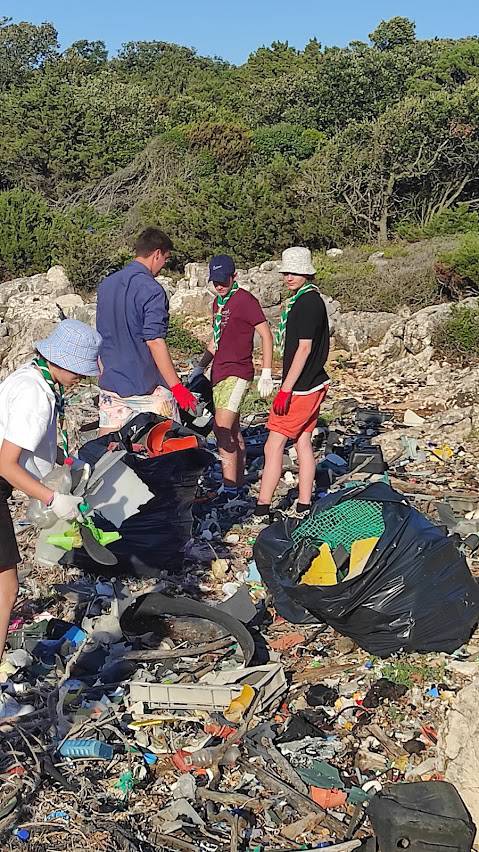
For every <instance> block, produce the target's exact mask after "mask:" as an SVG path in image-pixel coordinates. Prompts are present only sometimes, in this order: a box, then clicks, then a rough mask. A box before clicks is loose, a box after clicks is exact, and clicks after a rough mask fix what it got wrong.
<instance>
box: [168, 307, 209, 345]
mask: <svg viewBox="0 0 479 852" xmlns="http://www.w3.org/2000/svg"><path fill="white" fill-rule="evenodd" d="M168 346H169V347H170V348H171V349H173V350H174V349H176V350H178V352H181V353H182V354H183V355H201V354H202V353H203V352H204V349H205V347H204V345H203V344H202V342H201V340H198V338H197V337H195V335H194V334H192V332H191V331H189V330H188V329H187V328H185V326H184V325H183V323H182V322H181V319H180V318H179V317H177V316H170V323H169V328H168Z"/></svg>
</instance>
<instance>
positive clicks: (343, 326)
mask: <svg viewBox="0 0 479 852" xmlns="http://www.w3.org/2000/svg"><path fill="white" fill-rule="evenodd" d="M397 319H398V318H397V315H396V314H390V313H386V312H385V311H379V312H377V313H374V312H372V311H347V312H346V313H344V314H340V316H339V317H338V318H337V320H336V322H335V327H334V336H335V339H336V344H337V345H338V346H339V347H340V348H341V349H345V350H346V351H347V352H364V350H365V349H369V348H370V347H371V346H375V345H377V344H378V343H379V342H380V341H381V340H382V339H383V338H384V337H385V335H386V333H387V332H388V331H389V329H390V328H391V327H392V326H393V325H394V324H395V323H396V322H397Z"/></svg>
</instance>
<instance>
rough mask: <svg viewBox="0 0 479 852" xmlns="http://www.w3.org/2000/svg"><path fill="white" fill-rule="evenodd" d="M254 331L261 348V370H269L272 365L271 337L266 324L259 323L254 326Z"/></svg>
mask: <svg viewBox="0 0 479 852" xmlns="http://www.w3.org/2000/svg"><path fill="white" fill-rule="evenodd" d="M256 331H257V332H258V334H259V336H260V337H261V343H262V346H263V370H271V365H272V363H273V335H272V334H271V329H270V327H269V325H268V323H267V322H261V323H259V325H257V326H256Z"/></svg>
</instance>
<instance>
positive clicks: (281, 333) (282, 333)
mask: <svg viewBox="0 0 479 852" xmlns="http://www.w3.org/2000/svg"><path fill="white" fill-rule="evenodd" d="M317 289H318V288H317V287H316V285H315V284H313V283H312V282H311V281H307V282H306V284H303V286H302V287H300V288H299V290H297V291H296V293H295V294H294V295H293V296H291V298H290V299H288V301H287V302H286V305H285V306H284V308H283V310H282V311H281V316H280V318H279V325H278V330H277V332H276V336H275V339H274V342H275V345H276V346H277V347H278V349H280V350H281V352H282V351H283V350H284V341H285V338H286V324H287V322H288V315H289V312H290V310H291V308H292V307H293V305H294V303H295V302H297V301H298V299H299V297H300V296H303V295H304V293H309V291H310V290H317Z"/></svg>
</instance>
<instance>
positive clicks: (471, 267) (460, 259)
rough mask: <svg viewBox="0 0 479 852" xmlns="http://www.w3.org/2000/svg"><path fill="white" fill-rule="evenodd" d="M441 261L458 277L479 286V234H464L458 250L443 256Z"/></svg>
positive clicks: (472, 232)
mask: <svg viewBox="0 0 479 852" xmlns="http://www.w3.org/2000/svg"><path fill="white" fill-rule="evenodd" d="M439 260H440V261H442V262H443V263H445V264H447V265H448V266H449V267H450V269H452V270H453V272H455V273H456V275H459V276H461V278H467V279H468V280H469V281H472V283H473V284H477V285H479V232H477V233H476V232H474V231H470V232H469V233H467V234H464V236H463V237H462V238H461V240H460V242H459V245H458V246H457V248H456V249H454V250H453V251H451V252H448V253H446V254H443V255H441V257H440V258H439Z"/></svg>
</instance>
